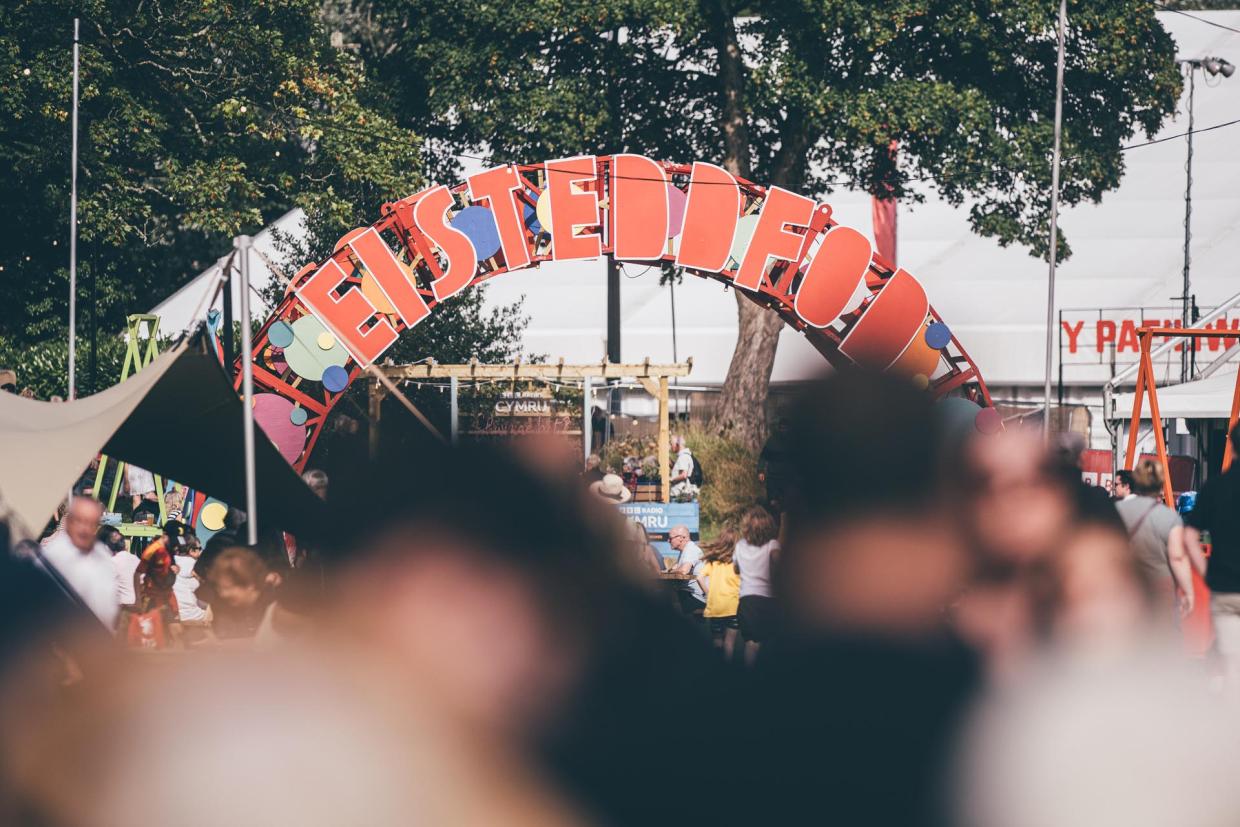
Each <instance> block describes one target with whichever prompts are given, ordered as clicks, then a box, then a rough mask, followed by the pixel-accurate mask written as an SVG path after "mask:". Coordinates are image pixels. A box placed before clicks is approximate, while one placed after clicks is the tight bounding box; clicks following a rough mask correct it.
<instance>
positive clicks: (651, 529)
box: [617, 502, 699, 564]
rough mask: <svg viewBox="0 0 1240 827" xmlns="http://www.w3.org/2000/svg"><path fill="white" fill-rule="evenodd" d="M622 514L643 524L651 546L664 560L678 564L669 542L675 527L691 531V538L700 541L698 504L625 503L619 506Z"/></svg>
mask: <svg viewBox="0 0 1240 827" xmlns="http://www.w3.org/2000/svg"><path fill="white" fill-rule="evenodd" d="M617 507H618V508H619V509H620V513H621V514H623V515H624V516H625V517H627V518H628V519H630V520H633V521H635V522H638V523H641V524H642V525H644V526H645V527H646V533H647V534H649V535H650V544H651V545H652V546H654V547H655V550H656V551H658V552H659V554H661V555H662V556H663V559H664V560H668V559H670V560H671V562H672V563H673V564H674V563H675V562H676V556H677V554H676V552H675V551H673V550H672V547H671V546H670V545H669V544H668V542H667V534H668V532H669V531H671V530H672V528H673V526H678V525H682V526H684V527H685V528H687V529H689V537H690V538H691V539H693V540H694V541H696V540H697V539H698V525H699V508H698V504H697V503H633V502H629V503H624V504H623V505H620V506H617Z"/></svg>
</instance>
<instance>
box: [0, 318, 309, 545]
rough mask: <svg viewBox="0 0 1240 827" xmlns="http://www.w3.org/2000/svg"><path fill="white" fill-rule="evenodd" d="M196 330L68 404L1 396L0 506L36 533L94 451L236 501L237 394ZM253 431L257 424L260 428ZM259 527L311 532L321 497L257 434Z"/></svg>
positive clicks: (240, 469)
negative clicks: (105, 385)
mask: <svg viewBox="0 0 1240 827" xmlns="http://www.w3.org/2000/svg"><path fill="white" fill-rule="evenodd" d="M201 341H202V340H201V338H199V337H195V338H194V339H193V341H192V342H191V341H182V342H181V343H179V344H178V345H176V346H175V347H173V348H172V349H170V350H169V351H167V352H166V353H164V354H162V355H161V356H159V357H158V358H157V359H155V360H154V361H152V362H151V363H150V364H149V365H147V366H146V367H145V368H144V369H142V370H141V371H139V372H138V373H137V374H136V375H134V376H132V377H131V378H129V379H128V380H127V381H125V382H123V383H121V384H119V385H116V386H114V387H111V388H109V389H107V390H106V391H103V392H102V393H97V394H95V395H93V396H88V397H86V398H84V399H79V400H76V401H74V402H59V403H52V402H39V401H36V400H32V399H24V398H22V397H19V396H16V395H13V394H0V460H2V461H0V514H3V515H4V516H6V517H7V519H9V521H10V523H11V524H12V527H13V529H14V530H15V532H16V533H17V534H18V535H21V536H28V537H30V536H36V535H37V534H38V532H39V531H40V530H41V529H42V528H43V526H44V525H45V524H46V522H47V520H48V519H49V518H50V517H51V516H52V514H53V512H54V511H55V509H56V506H57V504H59V503H60V501H61V500H62V499H64V497H65V496H66V494H67V493H68V492H69V490H70V488H71V487H72V486H73V484H74V483H75V482H76V481H77V480H78V478H79V477H80V475H81V474H82V471H83V470H84V469H85V468H86V466H87V465H89V464H90V461H91V459H92V458H93V457H94V456H95V455H96V454H98V453H99V452H100V451H102V452H104V453H106V454H108V455H109V456H112V457H116V458H118V459H122V460H124V461H126V462H131V463H133V464H135V465H138V466H140V467H142V468H148V469H150V470H151V471H154V472H156V473H158V474H161V475H163V476H164V477H165V478H168V479H174V480H177V481H178V482H182V483H185V484H186V485H189V486H192V487H193V488H195V489H197V490H200V491H205V492H207V493H208V494H210V495H212V496H214V497H217V498H219V499H221V500H223V501H225V502H230V503H244V502H245V468H244V453H243V447H242V445H243V442H242V415H241V414H242V402H241V399H240V398H239V397H238V396H237V393H236V392H235V391H234V390H233V388H232V385H231V383H230V382H229V381H228V379H227V378H226V377H225V375H224V371H223V370H222V368H221V367H220V365H219V362H218V361H217V360H216V357H215V356H214V355H213V354H211V353H209V352H208V351H207V350H206V349H205V347H204V346H203V345H202V344H201ZM260 433H261V428H260ZM255 465H256V470H257V477H258V517H259V519H258V525H259V528H260V529H263V530H266V529H268V528H272V527H280V528H284V529H288V530H290V531H306V532H309V531H313V530H315V529H316V528H319V527H320V526H321V520H322V514H323V508H322V502H321V501H320V500H319V499H318V498H317V497H316V496H315V495H314V494H313V493H312V492H311V491H310V489H309V488H307V487H306V485H305V483H304V482H303V481H302V479H301V477H300V476H299V475H298V474H297V473H296V472H295V471H294V470H293V468H292V467H291V466H290V465H289V464H288V463H287V462H286V461H285V460H284V458H283V457H282V456H281V455H280V453H279V451H278V450H277V449H276V448H275V446H274V445H272V444H271V442H270V441H268V440H265V439H259V440H257V445H256V451H255Z"/></svg>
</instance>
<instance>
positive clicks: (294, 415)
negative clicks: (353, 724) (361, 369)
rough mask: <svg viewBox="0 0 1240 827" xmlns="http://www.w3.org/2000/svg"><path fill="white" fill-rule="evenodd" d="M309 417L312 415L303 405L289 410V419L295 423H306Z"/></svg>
mask: <svg viewBox="0 0 1240 827" xmlns="http://www.w3.org/2000/svg"><path fill="white" fill-rule="evenodd" d="M341 370H343V368H341ZM309 418H310V415H309V414H308V413H306V409H305V408H303V407H302V406H301V405H298V406H296V407H295V408H293V410H291V411H289V412H288V421H289V422H292V423H293V424H294V425H305V424H306V420H307V419H309Z"/></svg>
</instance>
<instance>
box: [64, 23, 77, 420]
mask: <svg viewBox="0 0 1240 827" xmlns="http://www.w3.org/2000/svg"><path fill="white" fill-rule="evenodd" d="M79 23H80V21H79V20H78V18H76V17H75V18H73V161H72V165H73V170H72V172H71V174H70V181H71V183H70V189H69V393H68V396H67V398H68V400H69V401H70V402H72V401H73V400H74V399H75V398H76V397H77V172H78V31H79Z"/></svg>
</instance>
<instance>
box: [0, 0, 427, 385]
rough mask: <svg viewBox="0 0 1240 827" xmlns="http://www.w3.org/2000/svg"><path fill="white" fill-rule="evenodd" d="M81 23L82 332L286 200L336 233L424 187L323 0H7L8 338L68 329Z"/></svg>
mask: <svg viewBox="0 0 1240 827" xmlns="http://www.w3.org/2000/svg"><path fill="white" fill-rule="evenodd" d="M75 15H80V17H81V19H82V27H81V31H82V44H81V75H82V85H81V127H80V130H81V137H80V144H81V161H80V175H79V187H80V202H79V215H80V222H81V223H80V229H79V234H80V246H79V285H80V287H81V293H80V295H79V301H80V305H79V306H80V311H79V319H80V320H82V321H83V322H86V320H87V319H91V318H95V319H97V323H98V325H99V328H100V329H101V330H105V331H109V330H110V331H118V330H121V329H123V317H124V315H125V314H126V313H131V312H138V311H146V310H148V309H149V308H150V307H152V306H153V305H155V304H156V303H157V302H158V301H159V300H160V299H161V298H163V297H164V296H166V295H168V294H170V293H171V292H173V290H175V289H176V288H177V287H179V286H180V285H181V284H182V283H184V282H185V281H186V280H188V279H189V278H190V277H192V276H193V275H194V274H195V273H197V272H199V271H200V270H202V269H204V268H205V267H207V266H208V265H209V264H210V262H212V261H214V260H215V259H216V258H218V257H219V256H220V255H222V254H223V253H225V252H226V251H227V250H228V249H229V247H230V246H231V243H232V242H231V239H232V237H233V236H234V235H237V234H240V233H253V232H256V231H258V230H259V229H261V228H262V227H263V226H264V224H266V223H268V222H269V221H270V220H272V219H273V218H275V217H277V216H279V215H280V214H281V213H283V212H284V211H286V210H288V209H290V208H291V207H293V206H301V207H303V208H305V209H306V211H307V212H308V214H309V215H310V217H311V222H312V225H313V226H314V227H315V228H316V230H317V232H318V233H319V234H320V235H323V236H329V235H331V234H332V233H333V232H335V233H336V234H337V235H338V234H339V232H343V231H344V230H347V229H349V228H350V227H352V226H356V225H357V224H358V223H363V222H367V223H368V222H369V221H371V220H373V219H374V213H375V212H376V210H377V207H378V205H379V204H381V203H382V202H383V201H384V200H387V199H390V198H393V197H398V196H403V195H406V194H408V193H409V192H410V191H412V190H413V189H415V188H416V187H417V185H418V184H419V182H420V181H421V180H422V164H421V162H420V160H419V154H418V153H419V147H420V141H419V139H418V136H417V135H416V134H415V133H414V132H413V131H411V130H409V129H405V128H401V127H398V126H397V125H396V124H395V123H394V122H393V121H392V120H391V119H390V118H385V117H383V116H382V115H381V114H379V113H378V112H377V111H376V110H375V109H373V108H371V107H367V106H365V105H363V104H362V103H360V102H359V98H358V95H359V91H360V90H361V86H362V85H363V83H364V82H365V78H364V76H363V75H362V73H361V72H360V71H359V67H358V64H357V60H356V58H355V57H353V56H352V55H351V54H349V53H347V52H343V51H341V50H338V49H335V48H332V47H331V46H330V44H329V39H328V33H327V31H326V29H325V28H324V26H323V24H322V21H321V18H320V9H319V4H318V3H317V2H314V0H239V2H234V3H200V2H196V0H164V2H159V3H151V2H142V0H111V2H104V0H88V1H87V2H74V1H73V0H52V2H31V1H30V0H21V2H17V3H13V4H4V5H0V177H3V179H4V181H5V186H4V188H3V190H2V191H0V211H3V214H4V215H5V221H6V228H5V229H6V232H5V233H4V235H3V242H2V246H0V267H2V268H3V273H0V276H3V282H2V283H3V299H4V300H3V302H2V304H0V335H3V336H4V337H5V338H6V339H8V340H12V341H14V342H16V343H19V344H20V343H26V344H29V343H32V342H36V341H39V340H44V339H47V338H49V337H63V335H64V330H65V325H66V318H67V314H66V306H65V305H66V303H65V294H66V293H67V280H68V252H67V245H68V220H69V165H70V164H69V159H70V155H69V135H70V131H69V113H70V107H71V92H70V85H71V71H72V70H71V66H72V63H71V47H72V32H73V27H72V20H73V17H74V16H75ZM316 252H318V253H320V254H321V253H322V250H317V251H316ZM83 331H89V325H88V324H83ZM79 341H81V340H79ZM81 373H82V372H81V371H79V375H81ZM99 379H100V384H105V385H106V384H108V383H110V382H111V381H114V377H112V376H107V377H103V376H100V377H99ZM60 392H61V393H63V392H64V391H63V389H62V390H61V391H60Z"/></svg>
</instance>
